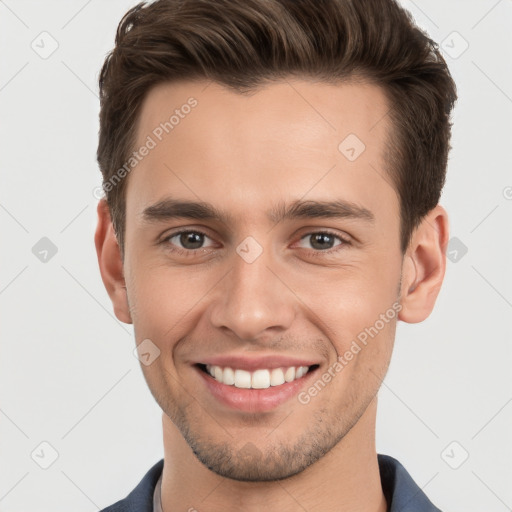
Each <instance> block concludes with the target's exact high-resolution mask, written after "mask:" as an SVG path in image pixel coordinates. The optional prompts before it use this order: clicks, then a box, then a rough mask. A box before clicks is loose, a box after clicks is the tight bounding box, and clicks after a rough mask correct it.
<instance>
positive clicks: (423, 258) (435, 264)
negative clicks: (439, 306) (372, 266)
mask: <svg viewBox="0 0 512 512" xmlns="http://www.w3.org/2000/svg"><path fill="white" fill-rule="evenodd" d="M448 236H449V227H448V214H447V213H446V211H445V209H444V208H443V207H442V206H441V205H437V206H436V207H435V208H433V209H432V210H431V211H430V212H429V213H428V214H427V216H426V217H425V218H424V219H423V221H422V222H421V224H420V225H419V226H418V227H417V228H416V229H415V231H414V233H413V235H412V237H411V242H410V244H409V247H408V249H407V251H406V253H405V255H404V259H403V263H402V286H401V290H400V297H401V304H402V309H401V310H400V312H399V314H398V319H399V320H403V321H404V322H408V323H417V322H422V321H423V320H425V319H426V318H427V317H428V316H429V315H430V313H431V312H432V310H433V308H434V304H435V302H436V299H437V295H438V294H439V290H440V289H441V285H442V283H443V279H444V274H445V270H446V247H447V245H448Z"/></svg>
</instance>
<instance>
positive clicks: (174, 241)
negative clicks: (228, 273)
mask: <svg viewBox="0 0 512 512" xmlns="http://www.w3.org/2000/svg"><path fill="white" fill-rule="evenodd" d="M205 238H208V239H209V237H208V236H207V235H206V233H203V232H202V231H196V230H190V229H189V230H182V231H178V232H176V233H171V234H170V235H168V236H166V237H165V238H164V239H163V240H162V242H161V243H162V244H165V245H169V249H170V250H171V251H175V252H178V253H180V254H186V253H189V254H195V252H196V251H200V250H201V249H206V248H207V247H210V246H207V247H205V246H203V244H204V241H205ZM212 245H213V244H212ZM173 246H174V247H173Z"/></svg>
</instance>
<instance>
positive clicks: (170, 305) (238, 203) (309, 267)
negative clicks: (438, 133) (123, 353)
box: [124, 80, 402, 480]
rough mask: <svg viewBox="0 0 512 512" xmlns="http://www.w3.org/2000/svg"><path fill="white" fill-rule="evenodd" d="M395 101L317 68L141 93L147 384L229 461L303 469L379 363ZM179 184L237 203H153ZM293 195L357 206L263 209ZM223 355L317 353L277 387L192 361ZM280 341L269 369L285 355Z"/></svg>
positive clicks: (175, 195)
mask: <svg viewBox="0 0 512 512" xmlns="http://www.w3.org/2000/svg"><path fill="white" fill-rule="evenodd" d="M191 97H193V98H194V99H195V100H196V101H197V104H196V105H195V106H194V107H193V108H190V109H188V108H185V109H181V110H180V113H181V116H179V117H180V120H179V122H178V123H176V124H175V125H174V127H173V128H172V130H169V133H168V134H167V133H165V131H163V132H162V130H158V129H157V127H159V125H160V123H163V122H165V121H168V120H169V117H170V116H171V115H172V114H173V113H174V111H175V109H180V108H181V106H182V105H185V104H187V101H188V100H189V98H191ZM388 108H389V106H388V104H387V102H386V100H385V97H384V94H383V92H382V91H381V89H380V88H378V87H376V86H372V85H355V84H354V85H350V84H344V85H339V86H333V85H327V84H320V83H313V82H310V81H306V80H304V81H302V80H301V81H289V82H288V83H287V82H279V83H274V84H272V85H269V86H267V87H265V88H263V89H259V90H258V92H256V93H254V94H252V95H250V96H243V95H239V94H236V93H234V92H230V91H228V90H227V89H225V88H223V87H222V86H220V85H218V84H216V83H210V84H209V85H208V84H207V83H205V82H195V83H191V82H187V83H179V84H178V83H175V84H165V85H161V86H158V87H157V88H155V89H153V90H152V91H151V92H150V94H149V95H148V97H147V98H146V101H145V102H144V104H143V108H142V112H141V117H140V120H139V124H138V140H137V143H136V147H137V148H139V147H140V146H142V145H143V144H145V143H146V142H147V140H148V139H147V137H148V135H149V136H151V138H152V139H153V141H154V142H155V143H156V147H154V148H152V149H151V150H150V151H149V152H148V155H147V156H146V157H145V158H143V159H142V161H141V162H140V163H138V165H137V166H136V168H135V169H134V170H133V171H132V172H131V174H130V175H129V178H128V185H127V196H126V204H127V210H126V238H125V244H126V245H125V261H124V272H125V278H126V286H127V296H128V302H129V305H130V313H131V318H132V321H133V324H134V330H135V336H136V342H137V344H139V343H141V342H142V341H143V340H146V339H150V340H151V342H152V343H154V344H155V345H156V346H157V347H158V349H159V350H160V355H159V357H157V358H156V359H155V360H154V362H153V363H152V364H150V365H148V366H145V365H142V369H143V371H144V376H145V378H146V380H147V383H148V385H149V387H150V389H151V392H152V394H153V396H154V397H155V399H156V400H157V402H158V404H159V405H160V406H161V408H162V410H163V411H164V413H165V414H166V415H168V416H169V418H170V419H171V420H172V422H173V423H174V424H175V425H176V427H177V428H178V429H179V430H180V432H181V434H182V435H183V437H184V438H185V439H186V440H187V442H188V444H189V445H190V446H191V448H192V449H193V450H194V452H195V454H196V455H197V457H198V458H199V460H201V461H202V462H203V463H204V464H205V465H206V466H208V467H209V468H210V469H212V470H213V471H215V472H217V473H218V474H220V475H223V476H227V477H230V478H234V479H245V480H270V479H276V478H284V477H287V476H290V475H293V474H295V473H297V472H299V471H301V470H303V469H305V468H306V467H308V466H309V465H311V464H312V463H314V462H315V461H317V460H318V459H320V458H321V457H322V456H323V455H324V454H326V453H327V452H328V451H329V450H330V449H331V448H333V447H334V446H335V445H336V444H337V443H338V442H339V441H340V440H342V439H343V437H344V436H345V434H347V433H348V431H349V430H350V429H351V428H352V426H354V424H356V422H357V421H358V419H359V418H360V417H361V415H362V414H363V413H364V412H365V410H366V409H367V407H368V405H369V404H370V403H372V400H373V399H374V397H375V395H376V393H377V391H378V388H379V386H380V383H381V380H382V379H383V378H384V375H385V373H386V370H387V367H388V364H389V360H390V357H391V352H392V347H393V340H394V335H395V327H396V315H395V316H394V318H393V315H392V314H390V311H391V312H394V310H393V308H392V306H393V304H395V306H396V301H397V299H398V295H399V282H400V276H401V263H402V254H401V252H400V240H399V228H400V223H399V202H398V198H397V195H396V193H395V191H394V189H393V188H392V187H391V185H390V182H389V178H388V176H387V174H386V172H385V167H384V160H383V151H384V149H385V137H386V135H387V130H389V129H390V125H389V118H388V117H387V116H386V113H387V111H388ZM185 111H186V112H189V113H188V114H185ZM155 129H157V131H156V132H155ZM155 133H158V134H160V135H161V139H162V140H161V141H160V140H158V138H157V137H156V136H155ZM351 134H352V135H351ZM347 137H349V138H348V139H347V140H346V141H345V142H343V141H344V140H345V139H346V138H347ZM356 137H357V138H356ZM342 142H343V143H342ZM361 142H362V143H363V144H364V145H365V149H364V151H362V152H361V149H362V148H363V146H362V145H361ZM340 143H342V144H341V146H340ZM339 146H340V147H339ZM167 199H173V200H175V201H191V202H203V203H209V204H211V205H212V206H213V207H214V208H216V209H217V210H219V211H221V212H222V213H224V214H225V218H223V219H220V220H219V219H215V218H201V217H200V216H198V217H197V218H188V217H182V218H173V217H170V216H167V215H165V207H160V208H158V209H157V208H152V209H151V208H150V207H152V206H154V205H157V204H158V203H161V202H162V201H165V200H167ZM299 201H303V202H306V201H307V202H313V203H314V202H322V203H323V202H346V203H348V204H349V205H350V206H352V210H351V211H352V215H341V216H335V215H320V216H319V215H313V214H312V213H313V212H314V210H313V209H311V208H310V209H309V210H306V212H305V213H306V214H305V215H303V216H299V217H296V216H293V215H290V216H288V217H285V218H282V219H278V218H276V217H274V218H269V216H268V212H270V211H273V212H274V213H276V214H277V213H279V212H282V211H284V210H286V209H287V206H288V205H290V204H292V203H294V202H299ZM309 204H312V203H309ZM160 206H162V205H160ZM316 211H317V212H318V211H320V209H319V208H317V209H316ZM346 211H348V210H346ZM144 212H146V213H144ZM308 212H309V215H307V213H308ZM303 213H304V212H303ZM180 231H187V232H188V234H187V233H186V234H182V235H179V234H177V233H178V232H180ZM322 234H323V235H322ZM260 252H261V253H260ZM386 313H387V317H386V319H387V320H386V321H382V318H383V316H385V315H386ZM390 318H391V319H390ZM379 320H380V321H379ZM375 326H377V328H376V327H375ZM365 328H366V329H370V328H371V330H370V332H372V335H371V336H370V335H368V332H369V331H368V330H367V331H365ZM375 331H377V333H376V332H375ZM362 332H366V333H367V336H366V338H367V339H366V344H363V343H362V342H361V341H358V335H359V340H361V339H363V338H364V335H363V336H361V333H362ZM354 340H355V341H357V345H358V346H359V350H357V348H355V345H354V344H353V342H354ZM347 351H349V352H352V354H353V357H352V358H350V360H348V358H347V357H345V354H346V353H347ZM223 356H229V357H231V356H233V357H235V356H241V357H242V358H244V357H245V358H246V359H250V360H253V359H254V358H257V357H260V356H272V357H277V356H280V357H291V358H293V360H294V361H302V362H306V363H311V364H314V365H318V366H315V367H314V368H316V369H312V371H310V372H308V373H306V375H304V376H303V377H301V378H300V379H298V380H296V381H294V382H289V383H288V382H285V383H284V384H281V386H271V387H270V388H268V389H239V388H237V387H236V386H233V385H227V384H218V383H215V381H214V378H213V377H211V376H209V375H207V374H206V373H204V372H203V370H202V369H201V368H200V367H199V366H198V363H205V362H208V361H216V358H219V357H223ZM272 357H271V358H270V360H267V361H266V362H265V363H264V364H263V366H262V368H261V369H272V368H274V366H275V365H276V364H277V363H279V362H277V363H276V364H274V363H273V362H272ZM339 358H342V359H339ZM337 361H338V365H337V364H336V362H337ZM340 361H343V363H340ZM238 364H239V365H240V366H242V367H243V365H244V364H245V363H244V361H242V360H240V361H239V363H238ZM340 364H341V366H342V369H341V370H340V366H339V365H340ZM220 366H224V365H220ZM234 369H236V368H234ZM240 369H243V368H240ZM329 372H330V373H329ZM326 374H327V375H331V378H330V379H329V378H328V377H325V375H326ZM244 375H246V374H244V373H240V372H239V373H238V376H241V377H242V378H241V380H240V381H239V382H242V381H243V376H244ZM269 375H271V373H270V372H269ZM275 375H277V374H275ZM259 376H261V377H262V382H265V379H266V374H265V372H260V374H259ZM323 376H324V380H323V383H324V385H323V386H322V385H321V384H318V382H319V381H322V378H323ZM278 378H279V376H278V375H277V377H276V379H278ZM326 380H330V382H328V383H327V384H325V381H326ZM258 382H259V381H258ZM315 383H316V389H317V392H316V393H315V392H314V391H312V392H311V391H310V389H311V387H314V386H315ZM279 390H280V391H279ZM289 390H291V391H289ZM270 395H272V398H269V397H270ZM267 399H268V400H267ZM266 400H267V401H266ZM237 404H238V405H237Z"/></svg>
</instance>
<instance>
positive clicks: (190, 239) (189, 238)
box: [180, 233, 203, 249]
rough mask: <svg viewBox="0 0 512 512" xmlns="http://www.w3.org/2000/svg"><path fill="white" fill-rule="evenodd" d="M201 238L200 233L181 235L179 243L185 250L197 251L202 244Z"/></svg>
mask: <svg viewBox="0 0 512 512" xmlns="http://www.w3.org/2000/svg"><path fill="white" fill-rule="evenodd" d="M202 237H203V235H202V234H201V233H181V236H180V243H181V244H182V245H183V247H185V248H187V249H199V248H200V247H201V245H202V243H203V239H202ZM194 239H195V240H194ZM189 243H191V244H192V245H193V247H190V246H189V245H187V244H189ZM194 244H195V245H194Z"/></svg>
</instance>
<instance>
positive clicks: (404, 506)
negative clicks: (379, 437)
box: [377, 453, 441, 512]
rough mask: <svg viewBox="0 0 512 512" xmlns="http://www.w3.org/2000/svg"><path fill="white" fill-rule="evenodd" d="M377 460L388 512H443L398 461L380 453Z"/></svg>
mask: <svg viewBox="0 0 512 512" xmlns="http://www.w3.org/2000/svg"><path fill="white" fill-rule="evenodd" d="M377 458H378V461H379V470H380V478H381V482H382V490H383V492H384V496H385V497H386V501H387V502H388V512H398V511H400V512H441V511H440V510H439V509H438V508H437V507H436V506H435V505H434V504H433V503H432V502H431V501H430V500H429V499H428V498H427V495H426V494H425V493H424V492H423V490H422V489H421V488H420V487H419V486H418V484H416V482H415V481H414V480H413V478H412V477H411V475H410V474H409V473H408V471H407V470H406V469H405V467H404V466H403V465H402V464H401V463H400V462H399V461H398V460H397V459H395V458H394V457H391V456H390V455H383V454H380V453H379V454H378V455H377Z"/></svg>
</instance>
